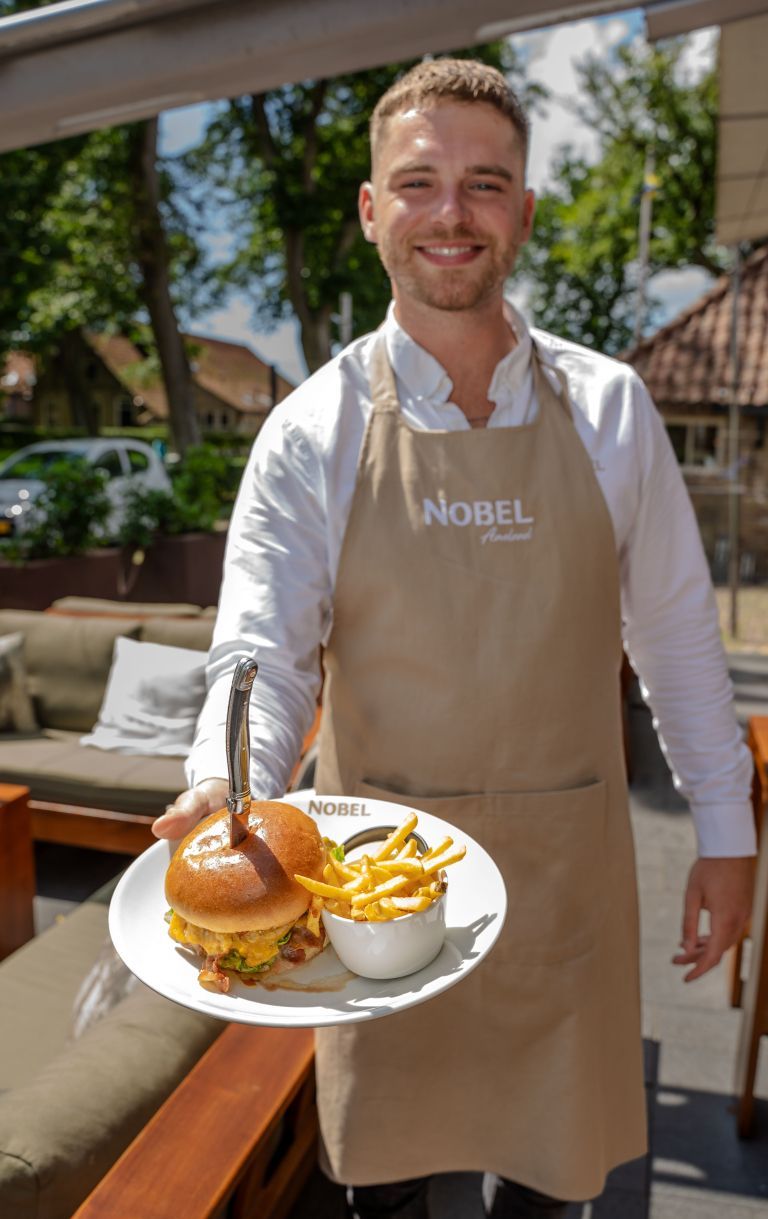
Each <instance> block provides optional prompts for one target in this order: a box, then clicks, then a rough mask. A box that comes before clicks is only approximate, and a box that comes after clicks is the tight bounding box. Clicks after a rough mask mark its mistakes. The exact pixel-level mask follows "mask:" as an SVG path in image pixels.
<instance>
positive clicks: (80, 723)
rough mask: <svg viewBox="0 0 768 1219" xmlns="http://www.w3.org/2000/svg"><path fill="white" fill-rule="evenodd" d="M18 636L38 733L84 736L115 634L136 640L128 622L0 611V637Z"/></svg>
mask: <svg viewBox="0 0 768 1219" xmlns="http://www.w3.org/2000/svg"><path fill="white" fill-rule="evenodd" d="M15 631H21V632H22V634H23V635H24V652H25V657H26V666H27V673H28V675H29V692H30V694H31V695H32V700H33V702H34V706H35V714H36V715H37V719H38V722H39V723H40V724H41V725H42V727H44V728H64V729H71V730H72V731H79V732H87V731H88V729H89V728H92V727H93V725H94V723H95V722H96V717H97V716H98V714H99V707H100V706H101V700H102V698H103V695H104V687H105V686H106V684H107V677H108V676H109V670H110V666H111V664H112V652H113V650H114V646H115V639H116V638H117V636H118V635H127V636H129V637H130V638H132V639H135V638H137V636H138V633H139V622H138V621H137V620H136V619H132V618H77V617H71V618H69V617H64V616H63V615H62V616H60V615H58V614H44V613H40V612H38V611H35V610H0V635H9V634H12V633H13V632H15Z"/></svg>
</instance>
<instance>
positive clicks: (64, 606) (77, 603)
mask: <svg viewBox="0 0 768 1219" xmlns="http://www.w3.org/2000/svg"><path fill="white" fill-rule="evenodd" d="M51 609H54V610H55V611H56V612H57V613H59V614H117V615H118V616H119V617H123V618H125V617H126V616H127V615H129V616H131V617H133V616H134V615H135V616H136V617H141V618H148V617H150V616H151V617H153V618H159V617H162V616H169V617H171V618H196V617H197V616H198V614H199V613H200V612H201V609H200V606H199V605H189V604H188V603H187V602H185V601H180V602H178V603H176V602H168V604H167V605H166V604H164V603H163V602H159V601H105V600H104V599H103V598H101V597H58V598H57V600H56V601H54V602H52V604H51Z"/></svg>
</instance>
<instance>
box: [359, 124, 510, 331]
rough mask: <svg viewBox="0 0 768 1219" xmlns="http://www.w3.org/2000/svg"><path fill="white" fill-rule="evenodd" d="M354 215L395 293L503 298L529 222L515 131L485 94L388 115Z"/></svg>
mask: <svg viewBox="0 0 768 1219" xmlns="http://www.w3.org/2000/svg"><path fill="white" fill-rule="evenodd" d="M372 177H373V181H372V182H366V183H364V184H363V186H362V187H361V188H360V199H359V205H360V221H361V224H362V226H363V232H364V234H365V236H366V238H367V239H368V241H372V242H375V243H376V245H378V247H379V256H380V258H381V261H382V262H383V264H384V266H385V268H386V270H387V273H388V274H389V276H390V279H391V280H392V286H393V293H394V297H395V300H396V302H398V303H399V304H405V303H407V302H413V303H416V302H418V303H419V304H421V305H426V306H428V307H431V308H433V309H445V310H456V311H458V310H473V309H477V308H481V307H483V306H485V305H487V304H488V302H489V301H491V300H493V299H494V298H498V299H501V295H502V292H503V287H504V282H505V280H506V278H507V276H508V275H509V273H510V271H511V270H512V267H513V266H514V264H515V260H516V258H517V253H518V250H519V249H520V247H521V246H522V245H523V244H524V243H525V242H526V241H527V240H528V238H529V237H530V234H531V227H532V222H533V194H532V192H531V191H527V190H526V189H525V164H524V157H523V151H522V147H521V143H520V138H519V136H518V134H517V131H516V130H515V128H514V127H513V125H512V123H511V122H510V121H509V119H507V118H506V117H505V116H504V115H503V114H501V113H500V112H499V111H497V110H496V109H494V107H493V106H490V105H488V104H486V103H484V102H478V103H463V102H462V103H459V102H441V103H439V104H438V105H436V106H433V107H431V108H429V109H414V110H407V111H403V112H402V113H400V114H395V115H393V116H392V117H391V118H389V119H388V120H387V123H386V126H385V128H384V130H383V132H382V135H381V137H380V140H379V144H378V147H377V149H376V157H375V163H374V168H373V175H372Z"/></svg>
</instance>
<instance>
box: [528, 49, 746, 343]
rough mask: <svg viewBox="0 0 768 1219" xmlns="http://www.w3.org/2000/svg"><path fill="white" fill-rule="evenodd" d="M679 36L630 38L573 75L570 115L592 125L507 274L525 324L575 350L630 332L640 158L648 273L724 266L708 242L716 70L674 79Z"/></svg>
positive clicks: (562, 165) (564, 157) (562, 162)
mask: <svg viewBox="0 0 768 1219" xmlns="http://www.w3.org/2000/svg"><path fill="white" fill-rule="evenodd" d="M683 47H684V43H683V41H682V40H675V41H672V42H668V43H666V44H664V45H662V46H659V47H656V48H649V47H646V46H642V45H641V46H638V45H635V44H633V45H631V46H626V47H622V48H620V49H619V51H618V56H617V61H616V62H615V63H611V62H605V61H603V60H598V59H591V60H589V61H587V62H586V64H585V65H583V66H582V68H581V70H580V78H581V86H582V90H583V94H584V99H585V100H584V101H583V103H582V104H581V106H580V107H579V113H580V116H581V117H582V118H583V119H584V120H586V121H587V122H588V123H589V124H590V125H591V126H592V127H593V128H594V129H595V131H597V132H598V134H599V137H600V144H601V153H600V157H599V159H598V161H597V162H596V163H595V164H587V163H586V162H585V161H584V160H583V158H580V157H577V156H575V155H574V153H573V151H572V150H571V149H568V148H566V149H564V150H563V151H562V153H561V155H560V158H559V161H558V163H557V166H556V168H555V171H554V183H555V185H554V187H553V189H552V190H551V191H548V192H546V193H545V194H544V195H543V196H542V198H541V199H540V200H539V203H538V207H537V212H536V222H535V227H534V235H533V238H532V240H531V242H530V243H529V246H528V248H527V249H526V251H525V253H524V255H523V257H522V258H521V262H520V268H519V275H520V277H521V278H522V279H523V280H524V281H525V282H526V283H527V284H528V285H529V288H530V296H529V303H530V306H531V309H532V312H533V314H534V316H535V317H536V320H537V323H538V324H540V325H542V326H544V327H546V328H548V329H552V330H555V331H557V333H559V334H563V335H565V336H566V337H568V338H571V339H574V340H575V341H577V342H581V343H585V344H586V345H587V346H591V347H599V348H601V349H602V350H604V351H608V352H617V351H619V350H621V349H622V348H624V347H626V346H627V345H628V344H629V342H630V340H631V337H632V329H633V319H634V308H635V291H636V282H637V269H636V263H635V260H636V258H637V248H638V203H639V198H640V193H641V190H642V189H643V177H644V169H645V162H646V155H647V153H648V152H649V151H650V152H653V153H654V155H655V161H656V172H657V175H658V177H659V179H660V189H659V193H658V194H657V195H656V197H655V199H654V212H653V234H652V240H651V243H650V266H649V270H650V273H651V274H653V273H654V272H655V271H659V270H662V269H665V268H679V267H685V266H691V265H693V266H700V267H703V268H705V269H706V270H707V271H710V272H711V273H713V274H719V273H720V272H721V271H722V270H723V269H724V267H725V251H724V250H722V249H721V248H719V247H718V246H717V244H716V242H715V236H714V233H715V201H714V191H715V155H716V144H717V138H716V132H717V75H716V72H715V70H714V69H713V70H712V71H710V72H708V73H707V74H706V75H705V76H703V77H702V78H701V79H700V80H699V81H697V82H695V83H690V82H687V81H685V80H684V79H683V78H682V73H681V55H682V52H683Z"/></svg>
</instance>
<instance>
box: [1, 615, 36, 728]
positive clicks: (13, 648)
mask: <svg viewBox="0 0 768 1219" xmlns="http://www.w3.org/2000/svg"><path fill="white" fill-rule="evenodd" d="M36 729H37V718H36V716H35V709H34V707H33V706H32V699H31V698H30V695H29V690H28V689H27V670H26V668H25V665H24V636H23V635H22V634H21V632H20V631H16V632H14V634H12V635H2V636H0V731H2V732H34V731H36Z"/></svg>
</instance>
